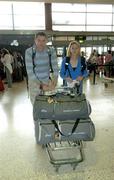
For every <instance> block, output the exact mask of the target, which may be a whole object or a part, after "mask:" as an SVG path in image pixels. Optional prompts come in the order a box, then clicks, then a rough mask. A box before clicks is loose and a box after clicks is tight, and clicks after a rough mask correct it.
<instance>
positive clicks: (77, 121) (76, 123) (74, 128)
mask: <svg viewBox="0 0 114 180" xmlns="http://www.w3.org/2000/svg"><path fill="white" fill-rule="evenodd" d="M79 121H80V119H79V118H78V119H76V121H75V123H74V125H73V128H72V131H71V134H70V135H65V134H63V133H62V132H61V131H60V129H59V126H58V124H57V122H56V121H55V120H52V123H53V124H54V126H55V128H56V129H57V130H58V132H59V133H60V134H61V135H62V136H66V137H68V136H71V135H72V134H73V133H74V131H75V130H76V128H77V126H78V123H79Z"/></svg>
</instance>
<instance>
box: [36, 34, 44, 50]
mask: <svg viewBox="0 0 114 180" xmlns="http://www.w3.org/2000/svg"><path fill="white" fill-rule="evenodd" d="M46 43H47V39H46V37H45V36H40V35H39V36H37V38H36V39H35V44H36V47H37V49H38V50H39V51H43V50H44V49H45V46H46Z"/></svg>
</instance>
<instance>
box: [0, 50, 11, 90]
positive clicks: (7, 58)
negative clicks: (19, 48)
mask: <svg viewBox="0 0 114 180" xmlns="http://www.w3.org/2000/svg"><path fill="white" fill-rule="evenodd" d="M1 62H2V63H3V65H4V67H5V72H6V80H7V83H8V88H11V87H12V72H13V69H12V62H13V60H12V56H11V55H10V53H9V51H8V50H7V49H5V48H3V49H2V50H1Z"/></svg>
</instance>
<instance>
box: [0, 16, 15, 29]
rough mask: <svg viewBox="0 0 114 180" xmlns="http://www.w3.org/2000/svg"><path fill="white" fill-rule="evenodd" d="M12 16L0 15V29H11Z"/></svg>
mask: <svg viewBox="0 0 114 180" xmlns="http://www.w3.org/2000/svg"><path fill="white" fill-rule="evenodd" d="M12 28H13V26H12V15H5V14H4V15H1V14H0V29H12Z"/></svg>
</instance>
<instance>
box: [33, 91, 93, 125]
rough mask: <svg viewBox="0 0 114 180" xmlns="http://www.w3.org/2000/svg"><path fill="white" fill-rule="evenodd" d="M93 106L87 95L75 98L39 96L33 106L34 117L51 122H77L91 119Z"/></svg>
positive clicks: (59, 95) (68, 96) (60, 95)
mask: <svg viewBox="0 0 114 180" xmlns="http://www.w3.org/2000/svg"><path fill="white" fill-rule="evenodd" d="M90 113H91V106H90V104H89V102H88V100H87V99H86V97H85V94H81V95H79V94H77V95H75V96H73V97H72V96H70V95H64V94H56V95H54V96H43V95H42V96H37V97H36V99H35V103H34V106H33V117H34V120H35V121H37V119H42V120H43V119H51V120H59V121H60V120H69V119H70V120H75V119H77V118H81V119H83V118H84V119H86V118H89V115H90Z"/></svg>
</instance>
